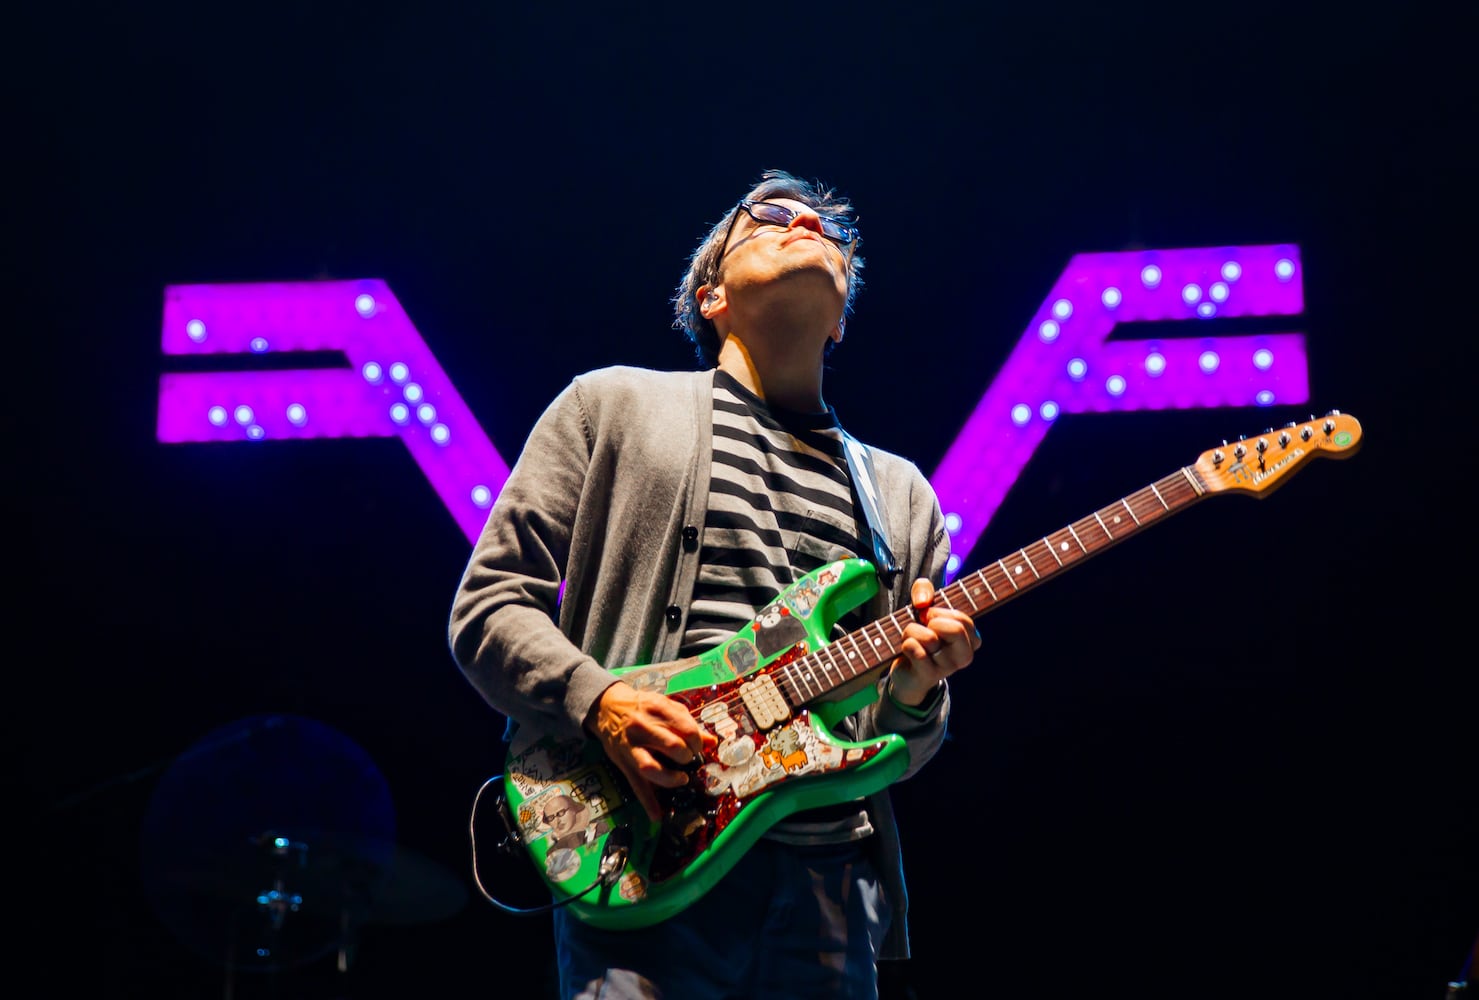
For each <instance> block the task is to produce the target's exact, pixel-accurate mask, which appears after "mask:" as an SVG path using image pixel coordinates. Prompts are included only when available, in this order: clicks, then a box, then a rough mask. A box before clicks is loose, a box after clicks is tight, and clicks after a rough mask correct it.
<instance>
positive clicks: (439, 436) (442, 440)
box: [431, 424, 452, 444]
mask: <svg viewBox="0 0 1479 1000" xmlns="http://www.w3.org/2000/svg"><path fill="white" fill-rule="evenodd" d="M451 437H452V432H451V431H449V430H447V425H446V424H433V425H432V428H431V439H432V440H433V441H435V442H436V443H437V444H446V443H447V442H448V441H449V440H451Z"/></svg>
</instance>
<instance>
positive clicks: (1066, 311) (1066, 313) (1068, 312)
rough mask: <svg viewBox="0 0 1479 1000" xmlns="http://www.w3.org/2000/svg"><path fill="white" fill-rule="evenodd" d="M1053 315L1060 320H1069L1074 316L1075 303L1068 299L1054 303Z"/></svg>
mask: <svg viewBox="0 0 1479 1000" xmlns="http://www.w3.org/2000/svg"><path fill="white" fill-rule="evenodd" d="M1053 315H1054V316H1057V317H1058V318H1059V319H1060V320H1061V319H1067V318H1068V317H1070V316H1072V315H1073V303H1072V302H1069V301H1068V300H1067V299H1059V300H1058V301H1057V302H1054V303H1053Z"/></svg>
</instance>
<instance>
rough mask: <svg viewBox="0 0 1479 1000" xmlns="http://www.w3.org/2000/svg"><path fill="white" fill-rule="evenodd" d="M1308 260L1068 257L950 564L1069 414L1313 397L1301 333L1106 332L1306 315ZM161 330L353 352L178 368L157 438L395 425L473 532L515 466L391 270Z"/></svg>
mask: <svg viewBox="0 0 1479 1000" xmlns="http://www.w3.org/2000/svg"><path fill="white" fill-rule="evenodd" d="M1301 275H1302V269H1301V267H1300V260H1299V249H1298V247H1296V246H1293V245H1269V246H1235V247H1207V248H1191V249H1179V250H1137V251H1130V252H1122V253H1094V254H1079V255H1077V256H1075V257H1073V258H1072V259H1071V260H1070V261H1069V263H1068V266H1067V267H1066V268H1065V269H1064V271H1063V273H1062V274H1061V275H1060V276H1059V278H1058V280H1057V282H1056V283H1055V284H1054V285H1053V288H1052V291H1051V292H1050V293H1049V294H1048V297H1047V298H1046V299H1045V300H1044V301H1043V303H1042V305H1041V306H1040V307H1039V308H1038V310H1037V312H1036V314H1035V315H1034V316H1033V317H1032V320H1031V322H1029V323H1028V325H1027V329H1026V330H1025V331H1024V332H1023V334H1022V336H1021V339H1020V340H1019V341H1018V342H1017V346H1016V347H1015V348H1014V349H1013V351H1012V353H1011V355H1010V357H1008V359H1007V361H1006V364H1005V365H1004V366H1003V367H1002V368H1001V370H1000V371H999V372H997V373H996V374H995V377H994V378H993V379H992V380H991V382H990V384H989V385H988V386H987V389H986V393H985V395H983V396H982V397H981V400H980V402H979V403H977V404H976V407H975V409H974V410H972V411H971V414H970V416H969V417H968V418H967V419H966V421H965V424H964V426H963V428H962V429H961V432H960V434H959V435H958V436H957V437H956V439H955V441H954V442H953V443H952V444H951V446H950V448H949V449H948V450H947V451H946V453H945V456H944V458H943V459H942V460H941V462H940V465H939V468H937V469H936V470H935V472H934V473H933V474H932V475H931V476H930V481H931V483H932V484H933V485H934V487H935V490H936V492H938V493H939V496H940V504H941V506H942V508H943V509H944V511H945V514H946V518H947V523H948V525H949V528H950V531H951V532H952V535H953V537H954V542H953V548H954V551H955V552H956V553H957V555H956V556H955V558H954V559H952V565H951V567H950V572H951V574H952V575H953V574H954V573H956V572H958V571H959V569H960V567H961V565H962V563H963V558H964V557H965V556H967V555H968V554H969V553H970V551H971V549H972V548H973V547H974V546H975V544H976V541H977V539H979V538H980V537H981V534H982V533H983V532H984V531H985V530H986V526H987V525H988V524H989V523H990V521H991V518H992V516H993V515H994V514H995V513H996V510H997V508H998V507H999V506H1000V505H1001V503H1002V500H1003V499H1004V498H1005V497H1006V495H1007V491H1008V490H1010V489H1011V487H1012V483H1014V482H1015V481H1016V479H1017V477H1018V476H1019V475H1020V474H1021V472H1022V469H1023V468H1024V467H1025V466H1026V464H1027V462H1028V460H1029V459H1030V458H1031V457H1032V454H1033V452H1034V451H1035V450H1036V449H1037V447H1038V446H1039V445H1040V444H1041V443H1042V441H1043V438H1044V436H1045V435H1046V434H1047V432H1048V428H1049V427H1051V426H1052V424H1053V422H1054V421H1055V420H1056V419H1057V418H1058V417H1059V416H1060V415H1062V414H1065V413H1104V412H1122V411H1130V410H1178V409H1191V408H1206V407H1233V406H1273V405H1293V404H1298V403H1304V402H1307V401H1308V398H1309V376H1308V367H1307V364H1306V358H1305V349H1304V336H1303V335H1302V334H1300V333H1298V332H1291V333H1259V334H1249V335H1241V336H1206V337H1188V336H1185V335H1184V334H1183V333H1182V331H1184V327H1181V326H1178V328H1177V330H1178V335H1177V336H1168V337H1165V338H1149V339H1142V340H1111V339H1110V335H1111V334H1112V333H1113V332H1114V330H1115V328H1116V326H1118V325H1120V324H1122V323H1154V322H1175V321H1182V320H1198V319H1201V320H1208V319H1212V318H1214V317H1216V318H1223V319H1225V318H1236V317H1248V316H1294V315H1297V314H1299V313H1300V312H1302V311H1303V309H1304V292H1303V284H1302V281H1301ZM163 347H164V353H165V354H166V355H170V356H180V355H212V354H216V355H227V354H234V355H257V356H261V355H267V354H272V355H283V354H290V353H293V352H337V353H338V354H342V356H343V357H344V358H346V359H347V360H348V367H347V368H346V367H311V368H295V369H284V368H281V367H277V368H276V369H275V370H271V371H263V370H246V371H240V370H238V371H221V372H169V373H166V374H164V375H162V376H161V377H160V382H159V420H158V426H157V433H158V438H159V440H160V441H161V442H165V443H169V444H178V443H188V442H197V441H243V442H262V441H281V440H289V439H300V438H346V437H350V438H352V437H391V436H395V437H399V438H400V439H401V440H402V441H404V442H405V444H406V447H407V448H408V449H409V450H410V452H411V456H412V457H413V458H414V459H415V460H416V464H417V465H419V466H420V467H421V471H422V472H423V473H425V475H426V478H427V479H428V480H430V482H431V485H432V488H433V489H435V490H436V492H437V495H438V496H439V497H441V499H442V502H443V503H444V504H446V506H447V509H448V510H449V511H450V512H451V514H452V516H453V518H455V519H456V521H457V524H458V525H459V526H460V527H461V528H462V531H463V534H465V535H466V536H467V538H468V540H469V541H471V540H473V539H475V538H476V537H477V535H478V532H479V531H480V530H481V529H482V526H483V521H484V520H485V519H486V517H487V511H488V508H489V507H490V506H491V505H492V503H493V500H494V498H495V497H496V496H497V495H498V492H499V491H500V490H501V489H502V488H503V484H504V482H505V481H506V480H507V478H508V472H509V467H508V464H507V462H505V461H504V459H503V458H502V457H501V456H500V455H499V453H498V451H497V450H496V449H495V448H494V447H493V443H492V442H491V441H490V440H489V439H488V435H487V434H486V433H485V432H484V431H483V429H482V427H481V426H480V425H479V424H478V422H477V419H476V418H475V417H474V416H473V414H472V412H471V411H470V410H469V409H468V407H467V404H466V403H464V402H463V400H462V397H461V396H460V395H458V393H457V390H456V388H454V387H453V385H452V380H451V379H449V378H448V377H447V374H446V373H445V372H444V371H442V369H441V366H440V365H439V364H437V361H436V358H435V357H434V356H433V355H432V353H431V351H430V349H429V348H428V347H427V346H426V342H425V341H424V340H423V339H422V338H421V335H420V333H418V332H417V330H416V327H415V325H414V324H412V322H411V320H410V318H409V317H408V316H407V315H406V313H405V310H404V309H402V308H401V305H400V303H399V302H398V301H397V300H396V298H395V296H394V295H393V294H392V293H391V291H390V289H389V287H387V286H386V284H385V283H384V282H383V281H378V280H363V281H311V282H283V283H268V284H211V285H170V286H168V287H167V288H166V289H165V301H164V330H163ZM279 364H280V363H279Z"/></svg>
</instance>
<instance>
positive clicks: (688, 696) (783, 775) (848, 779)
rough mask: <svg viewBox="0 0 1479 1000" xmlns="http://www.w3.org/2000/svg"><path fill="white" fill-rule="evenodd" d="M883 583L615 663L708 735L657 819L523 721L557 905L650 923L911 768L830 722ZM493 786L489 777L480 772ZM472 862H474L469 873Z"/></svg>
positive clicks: (612, 775)
mask: <svg viewBox="0 0 1479 1000" xmlns="http://www.w3.org/2000/svg"><path fill="white" fill-rule="evenodd" d="M1360 442H1361V425H1360V424H1359V423H1358V422H1357V421H1356V420H1355V419H1354V418H1352V417H1351V416H1349V415H1346V414H1342V413H1340V412H1338V411H1336V412H1332V413H1330V414H1329V415H1327V416H1326V417H1323V418H1319V419H1311V420H1310V421H1308V422H1307V423H1303V424H1290V425H1288V427H1286V428H1284V429H1283V430H1280V431H1277V432H1275V431H1270V432H1268V433H1267V434H1264V435H1262V436H1259V437H1256V438H1247V439H1244V440H1241V441H1237V442H1234V443H1232V444H1224V445H1223V446H1222V447H1219V448H1214V449H1212V450H1210V451H1207V452H1204V453H1203V454H1202V455H1201V457H1200V458H1198V460H1197V461H1196V463H1195V464H1193V465H1190V466H1186V467H1185V468H1182V469H1179V470H1177V471H1176V472H1174V473H1172V474H1171V475H1169V476H1167V477H1166V478H1164V479H1162V480H1160V481H1159V482H1155V483H1152V484H1151V485H1149V486H1146V487H1144V488H1143V489H1141V490H1139V491H1137V492H1135V493H1132V494H1130V495H1129V496H1127V497H1125V498H1124V499H1122V500H1119V501H1116V502H1115V503H1113V504H1111V505H1110V506H1108V507H1105V508H1102V509H1101V510H1097V511H1095V512H1094V513H1093V514H1091V515H1089V516H1088V517H1086V518H1084V519H1082V520H1080V521H1076V522H1074V523H1073V524H1070V525H1068V526H1067V527H1065V528H1062V529H1061V530H1059V531H1057V532H1055V533H1053V534H1051V535H1048V536H1046V537H1044V538H1041V539H1039V540H1038V541H1035V542H1032V543H1030V544H1029V545H1026V546H1024V547H1023V548H1020V549H1018V550H1017V551H1016V552H1013V553H1011V554H1010V555H1007V556H1005V557H1003V558H1001V559H998V560H996V561H995V562H993V563H991V564H990V565H988V566H986V567H985V568H984V569H981V570H978V571H976V572H974V573H971V574H969V575H967V576H964V577H962V578H961V579H959V580H956V581H955V582H953V583H951V584H949V585H948V586H945V587H942V588H940V589H939V590H938V591H937V592H936V594H935V603H936V604H937V605H941V606H944V607H949V608H955V609H957V610H960V611H965V612H966V613H968V614H970V615H971V616H972V617H973V618H976V617H980V616H981V615H984V614H985V613H986V612H988V611H991V610H993V609H994V608H996V607H999V606H1000V605H1002V604H1004V603H1005V602H1007V601H1008V600H1010V599H1011V598H1013V597H1016V596H1017V595H1019V594H1022V593H1024V592H1026V591H1028V590H1030V589H1032V588H1033V587H1035V586H1037V585H1038V584H1039V583H1042V582H1043V581H1045V580H1047V579H1049V578H1050V577H1052V576H1055V575H1056V574H1058V573H1060V572H1062V571H1063V570H1066V569H1068V568H1070V567H1072V566H1074V565H1076V564H1078V563H1079V562H1081V561H1083V560H1085V559H1088V558H1089V557H1091V556H1094V555H1097V554H1099V553H1100V552H1103V551H1104V550H1105V549H1107V548H1109V547H1110V546H1112V545H1114V544H1115V543H1117V542H1121V541H1123V540H1124V539H1126V538H1128V537H1130V536H1131V535H1133V534H1135V533H1137V532H1139V531H1141V530H1142V529H1144V528H1148V527H1150V526H1151V525H1152V524H1157V523H1159V522H1161V521H1163V520H1165V519H1166V518H1167V517H1169V516H1170V515H1172V514H1175V513H1176V512H1177V511H1180V510H1183V509H1184V508H1186V507H1189V506H1191V505H1192V504H1194V503H1197V502H1199V501H1201V500H1203V499H1206V498H1207V497H1208V496H1211V495H1214V494H1217V493H1224V492H1234V493H1247V494H1253V495H1255V496H1264V495H1267V494H1268V493H1270V492H1272V491H1273V490H1274V489H1275V488H1276V487H1277V486H1279V485H1280V484H1281V483H1283V482H1284V481H1286V480H1287V479H1288V477H1289V476H1290V475H1292V474H1293V472H1294V471H1295V470H1296V469H1298V468H1300V467H1301V466H1302V465H1303V464H1304V462H1305V461H1307V460H1308V459H1311V458H1313V457H1315V456H1317V455H1326V456H1331V457H1346V456H1349V455H1351V454H1354V453H1355V451H1356V449H1357V448H1358V446H1359V445H1360ZM877 589H878V581H877V575H876V573H875V572H874V569H873V566H872V564H870V563H868V562H865V561H863V560H861V559H847V560H842V561H840V562H834V563H830V564H828V565H826V566H823V567H821V568H819V569H817V570H815V571H813V572H811V573H809V574H807V575H806V576H804V577H803V578H802V579H800V580H799V581H797V582H796V583H794V584H792V585H791V586H790V587H788V588H787V589H786V590H785V591H784V592H783V593H782V594H781V595H780V596H779V597H777V598H776V599H775V600H774V601H773V602H771V603H770V604H768V605H766V606H765V607H764V608H762V609H761V610H760V612H759V613H758V614H757V615H756V616H755V619H754V620H753V621H752V622H751V623H750V624H749V625H748V626H747V627H746V628H744V629H742V630H741V631H740V632H739V633H737V634H736V635H735V636H733V637H732V638H730V639H729V640H728V641H726V642H725V643H723V644H722V645H720V646H717V647H715V648H714V649H711V650H709V651H708V652H706V653H704V654H703V655H701V656H697V657H693V658H691V659H687V660H680V661H675V662H672V663H664V664H658V665H651V666H635V667H626V668H621V669H616V670H613V673H615V674H618V675H619V676H620V677H621V678H622V679H623V680H625V681H626V682H627V683H629V684H631V685H633V686H634V687H637V688H648V689H658V690H662V691H664V692H665V693H666V694H668V695H669V696H670V697H672V698H675V699H677V700H678V701H680V702H682V703H683V704H684V705H686V706H688V708H689V710H690V711H691V712H692V713H693V717H694V718H695V719H697V720H699V722H700V723H702V724H703V725H704V726H705V727H707V728H708V729H709V730H710V731H712V732H713V733H714V735H715V736H716V737H717V738H718V743H717V746H716V747H715V748H714V749H712V750H710V751H708V752H707V753H706V754H705V755H704V757H703V758H702V759H701V760H699V761H697V762H695V763H694V764H693V765H692V766H691V767H690V768H689V782H688V784H687V785H686V786H685V787H682V788H679V789H671V790H669V789H659V790H658V792H659V797H660V800H661V801H662V803H663V807H664V817H663V820H662V822H661V823H653V822H652V821H650V820H649V819H648V818H647V814H646V812H645V811H644V810H643V809H642V807H641V805H640V804H639V803H638V802H637V800H636V798H635V797H633V796H632V795H631V794H630V792H629V790H628V788H627V786H626V784H625V778H624V777H623V776H622V775H621V773H620V772H619V771H618V770H617V769H616V768H615V767H613V766H611V765H610V763H609V762H608V760H607V758H606V756H605V754H604V753H603V752H602V750H601V747H600V745H599V744H598V743H597V742H596V741H595V740H557V739H554V738H551V737H549V736H545V735H541V734H539V733H537V732H535V731H534V730H533V729H532V728H531V727H528V726H523V727H520V729H519V730H518V732H517V734H516V736H515V739H514V742H513V744H512V745H511V747H510V749H509V754H508V758H507V761H506V767H505V770H504V773H503V775H502V776H501V778H502V794H501V798H500V800H499V809H500V813H501V816H502V820H503V823H504V825H505V827H506V828H507V832H508V842H511V843H513V844H515V845H517V847H518V849H519V850H520V852H527V856H528V857H529V858H530V859H532V861H533V863H534V866H535V868H536V869H537V870H538V872H539V875H540V877H541V879H542V880H543V883H544V884H545V885H546V886H547V887H548V889H549V890H550V893H551V894H552V895H553V897H554V905H563V906H568V907H569V908H570V910H571V911H572V912H573V913H574V914H575V915H577V916H578V917H579V918H580V919H581V920H583V921H586V922H587V923H590V924H592V925H594V926H597V927H603V928H608V929H630V928H637V927H644V926H648V925H650V924H653V923H656V922H658V921H661V920H664V919H667V918H668V917H671V916H673V915H674V914H676V913H678V912H679V911H681V910H683V909H684V908H685V907H687V906H689V905H690V904H692V903H693V902H694V901H695V900H697V899H699V898H700V897H701V896H703V895H704V894H705V893H706V892H708V891H709V890H710V889H712V888H713V887H714V885H715V883H717V882H718V881H719V879H720V878H722V877H723V876H724V875H725V874H726V873H727V872H728V871H729V870H730V869H731V868H732V867H733V866H734V864H735V862H736V861H737V860H738V859H739V857H740V856H741V855H742V854H743V853H744V852H745V851H746V850H747V849H748V848H749V847H750V846H751V845H752V844H754V843H755V841H756V840H757V839H758V838H759V837H760V836H761V834H763V833H764V832H765V831H766V830H767V829H769V828H770V827H771V826H773V825H774V824H775V823H776V822H777V821H779V820H781V819H783V818H785V817H786V816H788V815H790V814H792V813H794V812H796V811H798V810H802V809H808V808H812V807H815V806H823V805H832V804H836V803H841V802H846V801H850V800H853V799H856V798H858V797H860V796H864V795H868V794H870V793H873V792H876V791H879V790H880V789H882V788H885V787H886V786H888V785H889V784H890V783H892V782H893V781H895V780H897V779H898V778H899V776H900V775H901V774H903V772H904V770H905V768H906V767H907V766H908V762H909V760H908V750H907V747H906V745H905V743H904V740H903V738H902V737H900V736H897V735H884V736H880V737H878V738H876V739H869V740H865V741H863V742H849V741H847V740H843V739H840V738H838V737H837V736H835V735H834V734H833V729H834V727H836V725H837V722H838V721H839V720H840V719H842V718H843V717H845V716H846V715H848V714H850V713H852V712H854V711H856V710H857V709H858V708H860V707H862V706H864V705H866V704H868V703H869V702H871V701H873V700H874V699H876V698H877V697H878V690H879V689H878V680H879V678H880V675H881V673H882V671H883V669H884V668H885V667H886V666H887V664H889V663H890V662H891V661H892V660H893V659H894V658H895V657H896V656H898V655H899V653H900V646H901V643H902V641H903V634H904V627H905V626H906V625H907V624H908V623H909V622H910V621H911V620H912V619H913V610H912V609H910V608H904V609H901V610H899V611H895V612H894V613H893V614H892V615H889V616H887V617H885V618H881V619H879V620H877V621H874V622H872V623H870V624H868V625H866V626H864V627H862V628H860V629H857V630H855V631H853V632H850V633H848V634H846V635H844V636H841V637H840V638H835V639H834V638H831V635H832V626H833V624H834V623H835V622H836V621H837V620H838V619H839V618H840V617H841V616H842V615H843V614H845V613H846V612H848V611H850V610H852V609H853V608H856V607H858V606H859V605H860V604H862V603H863V602H864V601H866V600H868V599H869V598H870V597H872V596H873V595H874V594H875V593H876V592H877ZM490 783H491V782H490ZM475 867H476V865H475Z"/></svg>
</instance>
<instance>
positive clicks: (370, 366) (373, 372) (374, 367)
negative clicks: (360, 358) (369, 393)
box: [359, 361, 385, 385]
mask: <svg viewBox="0 0 1479 1000" xmlns="http://www.w3.org/2000/svg"><path fill="white" fill-rule="evenodd" d="M359 372H360V374H361V375H363V376H364V377H365V381H366V382H369V383H370V384H371V385H375V384H377V383H379V382H381V381H383V380H384V379H385V369H383V368H381V367H380V363H379V362H378V361H366V362H365V366H364V367H363V368H361V369H360V370H359Z"/></svg>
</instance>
